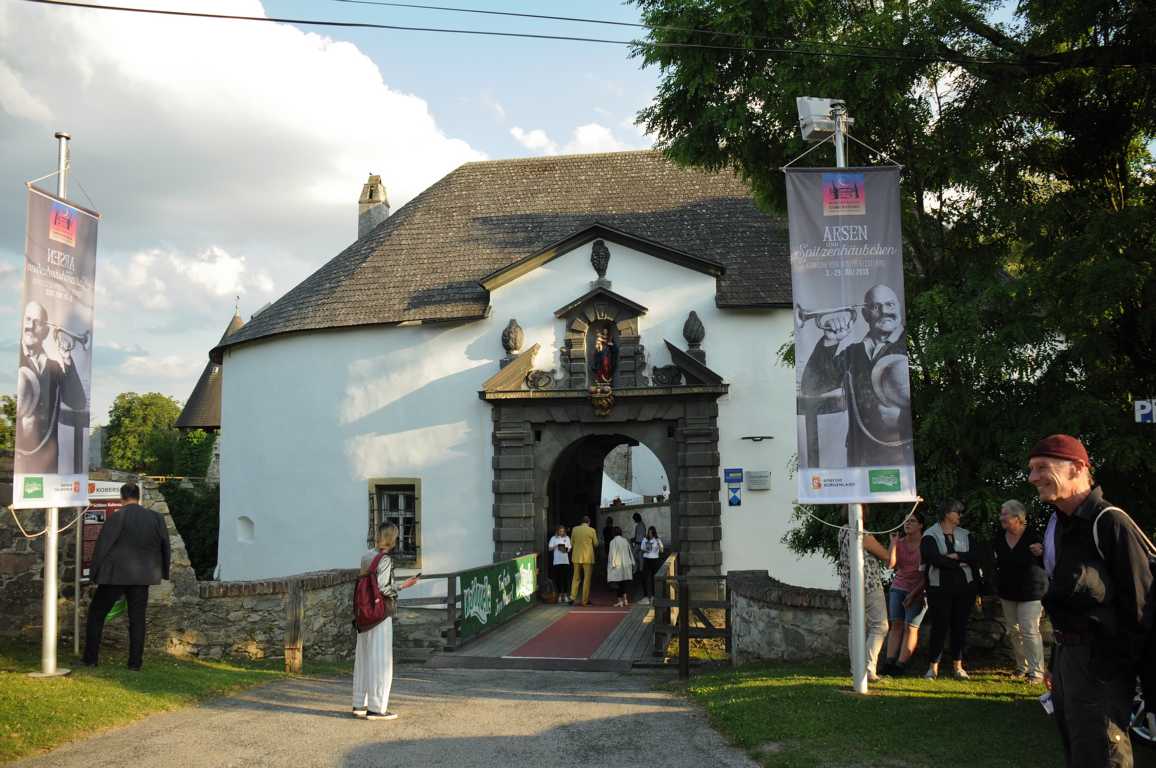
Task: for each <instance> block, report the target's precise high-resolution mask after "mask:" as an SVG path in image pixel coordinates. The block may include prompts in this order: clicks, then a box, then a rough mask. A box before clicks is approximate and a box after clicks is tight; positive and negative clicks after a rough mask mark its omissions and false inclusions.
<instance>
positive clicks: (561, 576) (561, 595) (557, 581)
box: [546, 525, 570, 603]
mask: <svg viewBox="0 0 1156 768" xmlns="http://www.w3.org/2000/svg"><path fill="white" fill-rule="evenodd" d="M546 547H547V548H548V549H549V550H550V552H552V553H553V557H552V559H551V562H550V580H551V581H553V582H554V591H555V592H556V593H557V594H558V602H560V603H568V602H570V593H569V592H567V591H566V590H568V589H569V588H570V537H569V536H567V535H566V526H564V525H559V526H558V529H557V530H556V531H554V535H553V536H551V537H550V541H549V543H548V544H547V545H546Z"/></svg>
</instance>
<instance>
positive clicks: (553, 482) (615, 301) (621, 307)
mask: <svg viewBox="0 0 1156 768" xmlns="http://www.w3.org/2000/svg"><path fill="white" fill-rule="evenodd" d="M599 244H600V243H596V245H595V250H596V251H597V245H599ZM645 312H646V308H645V307H641V306H639V305H637V304H635V303H633V302H631V301H629V300H627V299H625V298H624V297H621V296H618V295H616V294H614V293H612V292H611V291H609V290H608V289H605V288H595V289H594V290H592V291H591V292H590V293H588V294H586V295H585V296H583V297H581V298H580V299H577V300H576V301H574V302H572V303H571V304H568V305H567V306H565V307H563V308H561V309H559V310H558V311H557V312H556V313H555V314H556V316H557V317H559V318H561V319H563V320H565V321H566V338H565V347H564V349H563V350H562V358H563V377H562V378H561V380H559V381H555V380H554V376H553V375H551V373H550V372H546V371H536V370H534V369H533V363H534V356H535V354H536V352H537V349H538V347H537V345H535V346H533V347H531V348H530V349H528V350H526V351H525V352H522V353H520V354H517V347H518V346H520V343H518V342H519V337H520V329H519V328H518V326H517V323H516V322H515V321H511V323H510V326H509V327H508V328H507V331H506V333H505V334H503V338H504V343H506V344H507V352H508V353H509V354H508V357H507V359H506V361H505V365H504V367H503V368H502V370H501V371H499V372H498V373H497V374H496V375H495V376H493V377H492V378H491V379H489V380H488V381H487V382H486V383H485V384H484V385H483V389H482V391H481V392H479V393H478V394H479V396H480V397H481V398H482V399H483V400H484V401H486V402H488V403H489V404H490V405H491V407H492V410H493V414H492V415H493V447H494V458H493V490H494V542H495V544H494V557H495V558H496V559H499V560H500V559H504V558H508V557H513V556H514V555H516V554H518V553H525V552H532V551H537V550H540V549H542V547H543V546H544V543H545V541H546V540H547V538H549V532H550V531H551V528H552V526H554V525H556V524H557V523H558V522H562V523H565V524H567V525H570V524H574V523H576V522H578V521H579V520H581V517H582V515H583V514H589V515H590V516H591V519H593V517H594V512H595V510H596V509H597V506H598V499H599V496H598V494H599V490H600V488H601V478H602V463H603V460H604V459H605V457H606V454H607V453H609V452H610V450H611V449H613V448H614V447H615V446H617V445H622V444H624V443H625V444H630V445H637V444H639V443H641V444H644V445H646V446H647V447H648V448H650V449H651V450H652V451H653V452H654V453H655V455H656V456H657V457H658V459H659V461H660V462H662V465H663V468H664V470H665V471H666V475H667V477H668V478H669V482H670V489H671V497H670V508H671V541H670V542H669V544H670V546H671V547H673V548H677V549H678V551H679V552H680V553H681V554H680V563H681V564H682V565H684V567H685V568H686V569H687V570H689V571H693V572H696V573H701V574H719V573H721V568H722V521H721V517H720V515H721V506H720V502H719V489H720V482H719V448H718V437H719V429H718V403H717V402H716V401H717V399H718V398H719V396H721V395H724V394H726V392H727V385H726V384H725V383H723V381H722V378H721V377H720V376H718V374H716V373H714V372H713V371H711V370H710V369H709V368H707V367H706V365H705V364H703V362H701V361H700V359H699V357H701V355H697V356H696V355H695V354H694V353H695V352H698V350H694V349H692V350H691V351H684V350H681V349H679V348H678V347H676V346H674V345H673V344H671V343H670V342H669V341H667V342H666V345H667V347H668V349H669V351H670V355H671V359H672V360H673V361H674V364H673V365H671V366H668V367H667V368H665V369H656V370H653V371H652V373H653V375H654V378H655V379H656V381H657V382H658V383H651V382H650V381H648V380H647V378H646V377H644V376H643V375H642V369H643V366H642V359H643V355H642V348H641V345H640V344H639V335H638V319H639V317H640V316H641V315H643V314H645ZM691 321H693V322H691V324H692V325H693V323H694V322H697V317H694V316H693V315H692V317H691ZM595 334H601V336H602V338H603V339H613V340H614V341H615V344H616V346H617V351H616V359H617V363H616V365H615V367H614V369H613V371H612V373H610V375H609V378H608V379H607V380H605V381H600V380H599V378H600V377H599V374H598V359H599V358H598V357H596V352H595V350H594V349H592V347H593V344H592V343H591V340H592V339H593V338H595V336H594V335H595ZM692 338H693V335H692ZM607 370H609V369H607Z"/></svg>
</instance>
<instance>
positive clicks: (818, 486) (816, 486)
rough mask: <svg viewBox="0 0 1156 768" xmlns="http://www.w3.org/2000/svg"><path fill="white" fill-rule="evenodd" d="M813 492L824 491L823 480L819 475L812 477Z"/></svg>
mask: <svg viewBox="0 0 1156 768" xmlns="http://www.w3.org/2000/svg"><path fill="white" fill-rule="evenodd" d="M811 490H813V491H821V490H823V478H822V477H821V476H819V475H811Z"/></svg>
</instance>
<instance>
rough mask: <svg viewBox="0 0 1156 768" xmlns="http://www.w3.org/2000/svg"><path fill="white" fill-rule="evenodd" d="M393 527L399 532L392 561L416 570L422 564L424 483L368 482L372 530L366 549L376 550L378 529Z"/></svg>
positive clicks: (390, 480) (392, 480)
mask: <svg viewBox="0 0 1156 768" xmlns="http://www.w3.org/2000/svg"><path fill="white" fill-rule="evenodd" d="M383 523H393V524H394V525H396V526H397V528H398V537H397V546H396V547H394V550H393V559H394V562H396V563H397V564H399V565H406V566H414V567H416V566H417V565H418V564H419V563H420V562H421V481H420V480H414V479H404V480H402V479H388V480H384V479H383V480H370V481H369V530H368V532H367V533H366V545H367V546H368V547H370V548H372V547H373V542H374V538H375V536H376V534H377V527H378V526H379V525H381V524H383Z"/></svg>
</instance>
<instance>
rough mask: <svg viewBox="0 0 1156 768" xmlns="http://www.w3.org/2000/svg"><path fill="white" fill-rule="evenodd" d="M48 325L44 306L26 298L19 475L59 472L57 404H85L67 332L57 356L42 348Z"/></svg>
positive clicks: (18, 405) (18, 416)
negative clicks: (53, 356)
mask: <svg viewBox="0 0 1156 768" xmlns="http://www.w3.org/2000/svg"><path fill="white" fill-rule="evenodd" d="M50 329H51V324H50V323H49V322H48V312H47V310H45V309H44V307H43V306H41V305H40V304H39V303H38V302H35V301H30V302H28V304H27V305H25V307H24V320H23V323H22V325H21V333H20V370H19V371H18V375H19V378H18V380H17V386H16V461H15V465H16V467H15V469H16V471H17V472H19V473H22V474H36V473H43V474H55V473H56V472H58V471H59V468H58V465H59V451H58V444H57V435H58V430H59V426H60V415H61V405H67V406H68V407H69V408H71V409H73V410H78V411H82V410H85V409H87V407H88V400H87V398H86V397H85V394H84V384H83V383H82V382H81V380H80V375H79V374H78V373H77V371H76V366H75V365H73V363H72V344H73V339H72V336H71V334H67V333H60V334H58V337H57V344H56V347H57V354H58V357H59V360H57V359H54V358H52V357H50V356H49V355H48V352H47V351H46V350H45V349H44V340H45V339H46V338H48V333H49V331H50Z"/></svg>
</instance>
